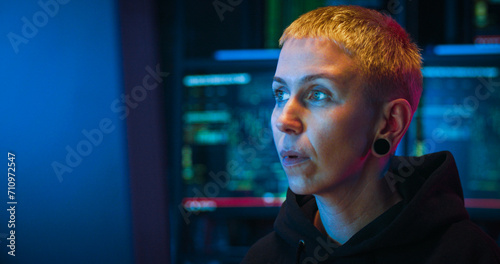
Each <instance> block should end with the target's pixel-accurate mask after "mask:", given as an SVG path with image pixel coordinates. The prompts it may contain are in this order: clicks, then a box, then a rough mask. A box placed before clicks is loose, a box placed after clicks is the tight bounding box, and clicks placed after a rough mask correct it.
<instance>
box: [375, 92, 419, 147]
mask: <svg viewBox="0 0 500 264" xmlns="http://www.w3.org/2000/svg"><path fill="white" fill-rule="evenodd" d="M412 115H413V111H412V109H411V106H410V104H409V103H408V101H407V100H405V99H402V98H398V99H395V100H392V101H390V102H388V103H385V104H384V106H383V107H382V112H381V119H382V120H381V121H382V122H381V123H380V124H381V125H380V127H379V129H378V131H376V135H377V136H376V137H375V139H374V141H373V147H372V151H373V152H374V153H373V154H374V155H376V156H384V155H385V154H387V153H393V152H394V151H395V150H396V146H397V145H398V144H399V141H401V138H403V136H404V134H405V133H406V130H408V127H409V126H410V122H411V118H412ZM383 140H387V142H382V141H383ZM387 143H388V144H389V146H387ZM380 146H382V147H380ZM386 148H389V149H388V152H387V153H384V152H385V151H379V150H380V149H382V150H384V149H386Z"/></svg>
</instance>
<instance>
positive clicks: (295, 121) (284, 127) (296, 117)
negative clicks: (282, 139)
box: [276, 99, 304, 135]
mask: <svg viewBox="0 0 500 264" xmlns="http://www.w3.org/2000/svg"><path fill="white" fill-rule="evenodd" d="M301 111H302V107H301V105H300V103H299V102H297V101H296V100H292V99H291V100H289V101H288V102H287V103H286V105H285V107H284V108H283V110H282V112H281V113H280V115H279V116H278V119H277V120H276V127H277V128H278V129H279V130H280V131H281V132H283V133H287V134H294V135H298V134H300V133H302V132H303V130H304V124H303V123H302V120H301Z"/></svg>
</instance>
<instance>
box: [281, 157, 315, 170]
mask: <svg viewBox="0 0 500 264" xmlns="http://www.w3.org/2000/svg"><path fill="white" fill-rule="evenodd" d="M308 160H309V158H306V157H297V156H288V157H284V158H283V159H282V160H281V164H283V166H285V167H291V166H294V165H297V164H301V163H303V162H306V161H308Z"/></svg>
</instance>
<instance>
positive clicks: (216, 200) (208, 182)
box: [181, 67, 288, 211]
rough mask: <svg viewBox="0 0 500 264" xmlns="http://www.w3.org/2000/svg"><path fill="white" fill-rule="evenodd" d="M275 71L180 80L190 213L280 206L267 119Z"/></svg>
mask: <svg viewBox="0 0 500 264" xmlns="http://www.w3.org/2000/svg"><path fill="white" fill-rule="evenodd" d="M273 75H274V68H273V67H269V68H264V69H246V70H245V69H231V68H228V69H225V71H218V72H215V73H214V72H211V73H205V74H200V71H197V72H196V71H195V72H191V73H188V74H186V75H185V76H184V78H183V88H184V90H183V91H184V96H183V116H182V119H183V128H182V134H183V146H182V153H181V155H182V179H183V183H184V185H183V188H184V189H183V192H184V197H185V198H186V199H184V202H183V203H184V206H185V207H186V208H188V209H190V210H202V211H203V210H207V211H210V210H214V209H215V208H223V207H266V206H279V205H280V204H281V202H282V201H283V199H284V196H285V193H286V190H287V186H288V183H287V180H286V176H285V174H284V172H283V170H282V167H281V164H280V162H279V159H278V155H277V153H276V150H275V147H274V142H273V137H272V131H271V126H270V117H271V113H272V110H273V107H274V97H273V95H272V90H271V83H272V78H273Z"/></svg>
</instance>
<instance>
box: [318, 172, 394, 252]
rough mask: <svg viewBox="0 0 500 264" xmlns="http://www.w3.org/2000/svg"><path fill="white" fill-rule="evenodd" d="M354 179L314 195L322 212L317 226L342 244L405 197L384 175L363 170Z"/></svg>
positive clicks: (319, 211) (319, 210)
mask: <svg viewBox="0 0 500 264" xmlns="http://www.w3.org/2000/svg"><path fill="white" fill-rule="evenodd" d="M352 179H353V180H351V181H349V182H346V183H344V184H342V186H337V187H335V189H334V190H330V191H328V192H326V193H322V194H315V195H314V196H315V197H316V203H317V204H318V213H319V218H318V217H316V219H315V225H316V227H317V228H318V229H319V230H320V231H323V232H326V233H327V235H328V236H330V237H331V238H332V239H333V240H335V241H337V242H338V243H340V244H344V243H345V242H347V240H349V239H350V238H351V237H352V236H353V235H354V234H356V233H357V232H358V231H359V230H361V229H362V228H363V227H365V226H366V225H367V224H369V223H370V222H371V221H373V220H374V219H375V218H377V217H378V216H380V215H381V214H382V213H384V212H385V211H387V210H388V209H389V208H390V207H391V206H393V205H394V204H396V203H398V202H399V201H401V200H402V198H401V196H400V195H399V193H398V192H397V191H392V190H394V188H391V187H390V186H389V182H390V181H386V179H385V177H379V176H376V175H373V174H371V175H369V174H367V173H362V174H361V175H359V176H358V177H352Z"/></svg>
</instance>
